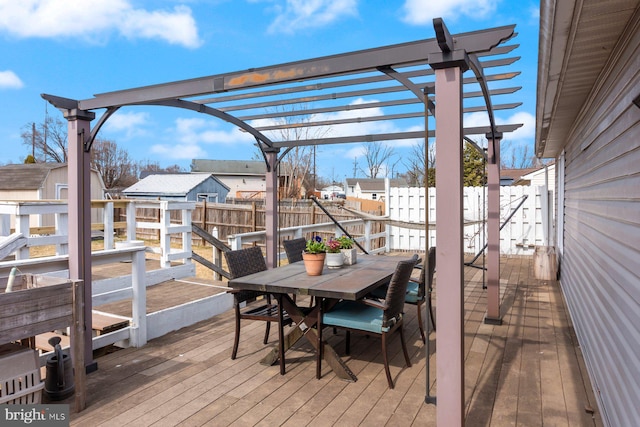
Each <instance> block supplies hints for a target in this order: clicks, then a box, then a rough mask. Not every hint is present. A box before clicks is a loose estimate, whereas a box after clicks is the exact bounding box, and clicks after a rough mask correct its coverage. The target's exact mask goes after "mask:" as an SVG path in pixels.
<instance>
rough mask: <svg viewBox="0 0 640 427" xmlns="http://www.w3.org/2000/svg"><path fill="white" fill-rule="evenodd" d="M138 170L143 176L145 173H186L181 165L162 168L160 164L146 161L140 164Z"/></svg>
mask: <svg viewBox="0 0 640 427" xmlns="http://www.w3.org/2000/svg"><path fill="white" fill-rule="evenodd" d="M138 170H139V171H140V173H141V174H143V173H145V172H163V173H183V172H186V170H185V168H183V167H182V166H180V165H177V164H174V165H171V166H167V167H164V168H163V167H161V166H160V163H158V162H152V161H150V160H145V161H142V162H139V163H138Z"/></svg>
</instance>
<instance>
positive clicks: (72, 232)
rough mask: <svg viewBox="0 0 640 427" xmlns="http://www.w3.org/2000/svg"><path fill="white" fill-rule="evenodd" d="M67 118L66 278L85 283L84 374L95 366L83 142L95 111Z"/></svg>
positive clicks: (87, 176) (74, 112) (86, 166)
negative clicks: (67, 214) (67, 272)
mask: <svg viewBox="0 0 640 427" xmlns="http://www.w3.org/2000/svg"><path fill="white" fill-rule="evenodd" d="M63 112H64V117H65V118H66V119H67V121H68V126H67V129H68V131H67V134H68V147H67V150H68V158H69V161H68V180H69V201H68V203H69V205H68V206H69V207H68V209H69V278H70V279H71V280H82V281H83V284H84V327H85V328H84V330H85V331H87V333H85V334H84V337H85V341H84V360H85V368H86V371H87V373H89V372H93V371H95V370H96V369H97V368H98V364H97V362H96V361H94V360H93V347H92V336H91V329H92V316H91V311H92V302H91V295H92V292H91V173H90V172H91V163H90V152H89V150H85V142H86V141H88V140H89V138H90V135H91V127H90V122H91V120H93V119H94V118H95V113H93V112H90V111H84V110H78V109H69V110H64V111H63Z"/></svg>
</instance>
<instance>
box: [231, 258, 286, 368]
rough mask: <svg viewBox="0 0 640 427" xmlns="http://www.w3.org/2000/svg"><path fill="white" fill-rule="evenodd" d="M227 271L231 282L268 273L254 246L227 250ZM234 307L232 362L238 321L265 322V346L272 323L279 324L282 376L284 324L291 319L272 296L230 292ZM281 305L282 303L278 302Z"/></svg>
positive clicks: (235, 350)
mask: <svg viewBox="0 0 640 427" xmlns="http://www.w3.org/2000/svg"><path fill="white" fill-rule="evenodd" d="M224 256H225V258H226V260H227V266H228V268H229V274H230V276H231V279H235V278H238V277H243V276H247V275H249V274H253V273H258V272H260V271H265V270H267V264H266V262H265V260H264V257H263V255H262V250H261V249H260V248H259V247H257V246H253V247H250V248H247V249H239V250H235V251H227V252H225V253H224ZM231 292H232V293H233V297H234V299H233V308H234V310H235V317H236V333H235V338H234V341H233V351H232V352H231V359H235V358H236V356H237V354H238V344H239V342H240V320H241V319H246V320H262V321H265V322H267V326H266V330H265V333H264V341H263V342H264V344H267V342H268V341H269V330H270V328H271V322H277V323H278V340H279V357H280V373H281V374H284V371H285V368H284V331H283V327H284V326H285V325H290V324H291V323H292V321H291V318H289V316H288V315H287V313H286V312H284V311H283V310H281V309H280V307H281V305H280V304H273V303H272V302H271V296H270V295H265V294H263V293H260V292H254V291H243V290H233V291H231ZM259 296H263V297H264V300H260V301H256V299H257V298H258V297H259ZM243 302H246V303H247V305H246V307H245V308H244V309H242V310H241V309H240V304H242V303H243ZM279 302H281V301H279Z"/></svg>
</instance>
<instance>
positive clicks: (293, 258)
mask: <svg viewBox="0 0 640 427" xmlns="http://www.w3.org/2000/svg"><path fill="white" fill-rule="evenodd" d="M282 246H284V251H285V252H286V254H287V260H288V261H289V264H292V263H294V262H298V261H302V252H304V249H305V248H306V247H307V240H306V239H305V238H304V237H300V238H297V239H291V240H283V241H282Z"/></svg>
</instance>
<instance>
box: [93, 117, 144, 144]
mask: <svg viewBox="0 0 640 427" xmlns="http://www.w3.org/2000/svg"><path fill="white" fill-rule="evenodd" d="M149 124H150V122H149V114H148V113H144V112H143V113H133V112H131V113H122V112H118V113H115V114H114V115H113V116H111V117H110V118H109V120H107V122H106V123H105V125H104V126H105V130H108V131H110V132H124V133H125V137H126V138H127V139H130V138H133V137H138V136H141V135H147V134H148V131H147V129H146V127H147V126H148V125H149Z"/></svg>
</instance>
